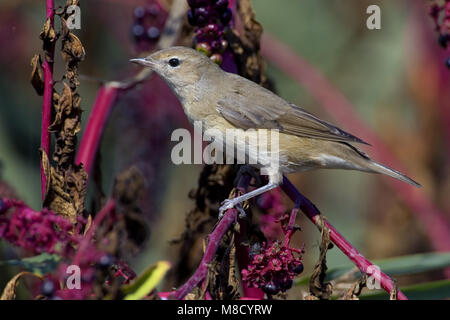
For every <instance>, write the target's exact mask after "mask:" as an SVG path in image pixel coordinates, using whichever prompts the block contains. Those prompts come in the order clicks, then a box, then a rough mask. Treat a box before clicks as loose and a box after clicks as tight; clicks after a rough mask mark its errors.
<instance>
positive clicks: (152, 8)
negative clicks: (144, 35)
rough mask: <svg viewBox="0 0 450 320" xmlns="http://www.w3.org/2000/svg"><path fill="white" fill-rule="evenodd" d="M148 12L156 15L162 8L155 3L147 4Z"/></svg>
mask: <svg viewBox="0 0 450 320" xmlns="http://www.w3.org/2000/svg"><path fill="white" fill-rule="evenodd" d="M147 12H148V13H149V14H150V15H151V16H153V17H156V16H158V15H159V13H160V12H161V10H160V9H159V6H158V5H157V4H155V3H153V4H150V5H148V6H147Z"/></svg>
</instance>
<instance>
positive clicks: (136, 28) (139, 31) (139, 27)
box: [131, 24, 145, 39]
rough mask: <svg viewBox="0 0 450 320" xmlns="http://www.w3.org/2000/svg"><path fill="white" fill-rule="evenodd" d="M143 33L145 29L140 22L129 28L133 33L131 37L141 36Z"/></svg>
mask: <svg viewBox="0 0 450 320" xmlns="http://www.w3.org/2000/svg"><path fill="white" fill-rule="evenodd" d="M144 33H145V29H144V27H143V26H142V25H140V24H135V25H134V26H133V27H132V28H131V34H132V35H133V37H135V38H136V39H139V38H141V37H142V36H143V35H144Z"/></svg>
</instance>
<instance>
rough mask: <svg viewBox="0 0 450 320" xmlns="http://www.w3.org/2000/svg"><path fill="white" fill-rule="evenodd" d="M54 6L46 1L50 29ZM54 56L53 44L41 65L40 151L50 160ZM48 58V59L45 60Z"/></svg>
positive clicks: (43, 182) (44, 182)
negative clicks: (42, 94)
mask: <svg viewBox="0 0 450 320" xmlns="http://www.w3.org/2000/svg"><path fill="white" fill-rule="evenodd" d="M54 9H55V4H54V0H47V11H46V20H47V19H50V26H51V28H53V27H54V25H55V12H54ZM54 55H55V45H54V43H53V44H52V45H51V46H50V48H48V51H47V52H46V57H45V59H44V63H43V65H42V69H43V71H44V96H43V102H42V127H41V150H42V152H45V154H46V155H47V158H48V159H50V132H49V131H48V127H49V126H50V124H51V120H52V107H53V58H54ZM47 58H48V59H47ZM40 167H41V197H42V201H44V199H45V192H46V185H47V177H46V176H45V173H44V167H43V166H42V161H41V165H40Z"/></svg>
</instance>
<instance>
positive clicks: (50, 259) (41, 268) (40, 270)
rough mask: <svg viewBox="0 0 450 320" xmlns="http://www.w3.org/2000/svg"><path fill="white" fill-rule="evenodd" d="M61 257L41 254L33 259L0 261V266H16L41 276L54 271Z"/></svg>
mask: <svg viewBox="0 0 450 320" xmlns="http://www.w3.org/2000/svg"><path fill="white" fill-rule="evenodd" d="M60 261H61V257H60V256H58V255H56V254H49V253H46V252H44V253H41V254H39V255H37V256H34V257H29V258H23V259H20V260H6V261H0V266H3V265H8V266H17V267H21V268H23V269H25V270H27V271H30V272H32V273H34V274H37V275H40V276H43V275H45V274H47V273H49V272H52V271H54V270H55V269H56V267H57V266H58V264H59V262H60Z"/></svg>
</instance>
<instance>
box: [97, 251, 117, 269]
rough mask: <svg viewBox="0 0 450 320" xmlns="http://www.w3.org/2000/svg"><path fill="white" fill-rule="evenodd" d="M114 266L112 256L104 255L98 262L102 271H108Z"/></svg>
mask: <svg viewBox="0 0 450 320" xmlns="http://www.w3.org/2000/svg"><path fill="white" fill-rule="evenodd" d="M112 264H113V257H112V256H111V255H110V254H104V255H103V256H101V257H100V259H99V260H98V266H99V267H100V268H102V269H107V268H109V267H110V266H111V265H112Z"/></svg>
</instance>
